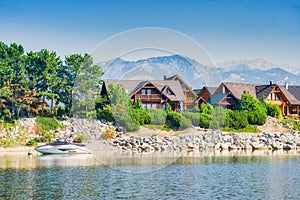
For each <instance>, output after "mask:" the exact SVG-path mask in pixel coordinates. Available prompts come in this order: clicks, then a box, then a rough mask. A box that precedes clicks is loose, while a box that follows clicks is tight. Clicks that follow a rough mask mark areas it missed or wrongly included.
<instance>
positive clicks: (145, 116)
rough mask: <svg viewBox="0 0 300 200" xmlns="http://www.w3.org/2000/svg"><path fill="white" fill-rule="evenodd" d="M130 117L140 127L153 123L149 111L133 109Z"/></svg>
mask: <svg viewBox="0 0 300 200" xmlns="http://www.w3.org/2000/svg"><path fill="white" fill-rule="evenodd" d="M130 116H131V118H132V119H133V121H135V122H136V123H137V124H139V125H144V124H149V123H150V121H151V119H150V116H149V110H148V109H142V108H141V109H131V112H130Z"/></svg>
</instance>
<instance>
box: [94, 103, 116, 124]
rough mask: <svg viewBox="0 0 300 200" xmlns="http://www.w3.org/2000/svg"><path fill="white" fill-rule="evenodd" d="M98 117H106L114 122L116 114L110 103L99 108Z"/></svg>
mask: <svg viewBox="0 0 300 200" xmlns="http://www.w3.org/2000/svg"><path fill="white" fill-rule="evenodd" d="M97 119H99V120H101V119H105V120H106V121H109V122H113V121H114V116H113V113H112V110H111V106H110V104H106V105H104V106H103V108H102V109H101V108H98V109H97Z"/></svg>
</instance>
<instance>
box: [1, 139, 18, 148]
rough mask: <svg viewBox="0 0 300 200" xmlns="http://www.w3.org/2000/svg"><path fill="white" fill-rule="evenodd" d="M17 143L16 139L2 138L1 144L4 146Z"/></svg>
mask: <svg viewBox="0 0 300 200" xmlns="http://www.w3.org/2000/svg"><path fill="white" fill-rule="evenodd" d="M17 145H18V141H17V140H15V139H2V140H1V146H3V147H4V148H7V147H14V146H17Z"/></svg>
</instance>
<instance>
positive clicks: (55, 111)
mask: <svg viewBox="0 0 300 200" xmlns="http://www.w3.org/2000/svg"><path fill="white" fill-rule="evenodd" d="M104 73H105V72H103V71H102V68H101V66H98V65H94V64H93V58H92V56H91V55H89V54H83V55H81V54H72V55H69V56H65V58H64V59H62V58H60V57H59V56H58V55H57V54H56V52H54V51H49V50H47V49H42V50H40V51H37V52H32V51H31V52H25V51H24V48H23V46H22V45H18V44H16V43H12V44H10V45H6V44H5V43H3V42H1V41H0V120H1V123H0V148H2V149H3V148H7V149H10V148H12V147H14V146H19V145H23V146H32V147H34V146H37V145H39V144H41V143H47V142H51V141H53V140H54V139H56V138H58V137H62V136H63V135H66V134H71V133H72V134H73V133H74V134H75V135H77V137H76V138H75V141H76V142H86V141H87V139H88V138H90V139H93V140H101V141H104V143H107V144H109V145H111V146H115V147H117V148H118V149H123V150H128V151H132V152H148V151H158V150H164V149H167V148H169V147H170V149H175V150H178V149H189V150H192V149H223V150H224V149H229V150H231V149H251V148H252V149H262V148H269V149H297V148H298V146H300V143H299V144H298V130H300V125H299V123H298V121H297V120H290V119H282V115H281V110H280V108H279V106H278V105H275V104H270V103H267V102H265V101H264V100H259V99H255V98H254V97H253V96H251V95H250V94H249V93H248V92H246V91H244V93H243V95H242V98H241V100H240V101H239V102H238V104H237V105H236V106H235V107H234V108H232V109H225V108H223V107H221V106H219V107H213V106H212V105H210V104H205V103H202V104H201V105H200V106H199V107H198V106H195V108H194V109H191V110H183V112H176V109H174V108H172V106H170V104H168V103H166V105H165V106H164V108H163V109H145V108H143V104H142V102H141V99H136V100H135V101H133V100H130V98H129V96H128V94H127V93H126V89H125V88H124V87H123V86H121V85H115V84H110V85H109V86H108V89H107V90H108V91H107V92H106V94H107V95H105V96H102V95H101V94H102V93H101V86H102V84H103V80H102V75H103V74H104ZM263 99H264V98H263ZM268 116H270V117H272V118H268ZM269 119H271V121H272V120H273V121H274V122H272V123H273V124H277V125H278V127H277V128H279V129H274V130H263V129H262V128H261V127H262V126H264V125H266V124H267V125H268V123H269V122H270V121H269ZM279 119H280V120H281V122H279ZM102 122H105V123H102ZM285 126H289V130H288V131H287V133H285V134H284V131H285V130H283V129H282V130H281V128H282V127H285ZM199 127H201V128H199ZM292 129H293V130H292ZM149 132H150V135H147V134H149ZM249 132H250V133H255V134H256V136H251V137H250V136H249V135H251V134H249ZM192 133H193V134H194V136H191V134H192ZM244 133H246V134H244ZM157 138H163V139H158V141H157ZM208 138H210V139H208ZM173 140H180V142H179V143H180V144H178V143H176V144H175V143H174V141H173ZM299 141H300V139H299ZM160 142H162V143H160ZM146 144H147V145H148V146H149V147H144V145H146ZM164 145H165V146H164ZM16 149H17V148H16Z"/></svg>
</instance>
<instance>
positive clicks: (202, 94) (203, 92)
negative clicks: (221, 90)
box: [193, 86, 217, 106]
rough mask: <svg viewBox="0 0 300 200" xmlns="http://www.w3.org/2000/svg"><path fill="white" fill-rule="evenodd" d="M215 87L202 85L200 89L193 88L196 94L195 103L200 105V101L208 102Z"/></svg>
mask: <svg viewBox="0 0 300 200" xmlns="http://www.w3.org/2000/svg"><path fill="white" fill-rule="evenodd" d="M216 89H217V87H207V86H204V87H203V88H202V89H198V90H197V89H196V90H193V91H194V92H195V94H196V95H197V96H198V98H197V100H196V104H197V105H198V106H200V105H201V104H202V103H208V101H209V100H210V99H211V97H212V95H213V94H214V93H215V91H216Z"/></svg>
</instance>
